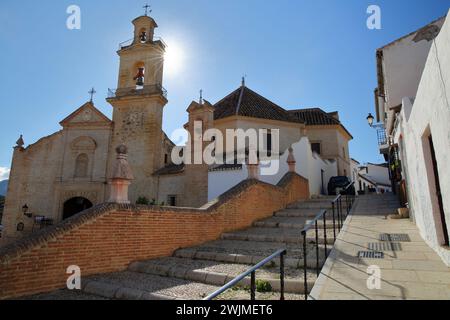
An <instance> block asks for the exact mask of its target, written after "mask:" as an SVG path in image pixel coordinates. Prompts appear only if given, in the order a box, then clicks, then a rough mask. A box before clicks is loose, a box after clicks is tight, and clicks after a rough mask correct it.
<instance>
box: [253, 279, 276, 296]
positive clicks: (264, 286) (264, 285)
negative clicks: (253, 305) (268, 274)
mask: <svg viewBox="0 0 450 320" xmlns="http://www.w3.org/2000/svg"><path fill="white" fill-rule="evenodd" d="M256 291H258V292H260V293H264V292H271V291H272V286H271V285H270V283H269V282H267V281H264V280H256Z"/></svg>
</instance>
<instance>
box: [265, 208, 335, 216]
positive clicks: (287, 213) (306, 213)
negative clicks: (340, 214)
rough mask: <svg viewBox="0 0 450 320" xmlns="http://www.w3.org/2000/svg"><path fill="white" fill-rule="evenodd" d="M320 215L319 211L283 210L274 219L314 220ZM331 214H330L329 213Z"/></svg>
mask: <svg viewBox="0 0 450 320" xmlns="http://www.w3.org/2000/svg"><path fill="white" fill-rule="evenodd" d="M319 213H320V209H318V210H316V209H285V210H281V211H278V212H276V213H275V214H274V216H275V217H291V218H299V217H303V218H315V217H316V216H317V215H318V214H319ZM331 214H332V213H331Z"/></svg>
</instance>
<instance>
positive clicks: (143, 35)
mask: <svg viewBox="0 0 450 320" xmlns="http://www.w3.org/2000/svg"><path fill="white" fill-rule="evenodd" d="M139 37H140V39H141V42H146V41H147V32H145V31H142V33H141V35H140V36H139Z"/></svg>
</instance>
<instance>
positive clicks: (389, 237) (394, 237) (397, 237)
mask: <svg viewBox="0 0 450 320" xmlns="http://www.w3.org/2000/svg"><path fill="white" fill-rule="evenodd" d="M380 241H390V242H393V241H395V242H411V238H410V237H409V235H407V234H402V233H393V234H389V233H382V234H380Z"/></svg>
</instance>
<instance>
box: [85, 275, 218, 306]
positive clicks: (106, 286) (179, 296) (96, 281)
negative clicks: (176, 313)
mask: <svg viewBox="0 0 450 320" xmlns="http://www.w3.org/2000/svg"><path fill="white" fill-rule="evenodd" d="M217 289H219V286H214V285H208V284H204V283H198V282H195V281H187V280H184V279H179V278H168V277H161V276H157V275H152V274H144V273H140V272H131V271H125V272H118V273H111V274H105V275H100V276H93V277H90V278H88V279H87V280H85V281H84V287H83V293H84V294H88V295H94V296H98V297H103V298H106V299H115V300H201V299H203V298H204V297H206V296H208V295H209V294H211V293H212V292H214V291H216V290H217Z"/></svg>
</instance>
